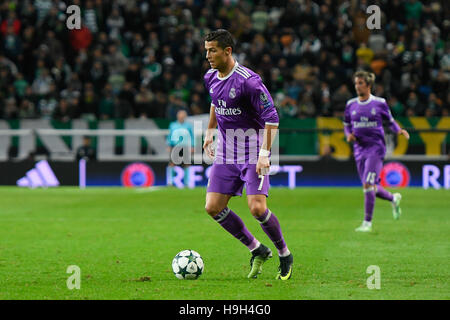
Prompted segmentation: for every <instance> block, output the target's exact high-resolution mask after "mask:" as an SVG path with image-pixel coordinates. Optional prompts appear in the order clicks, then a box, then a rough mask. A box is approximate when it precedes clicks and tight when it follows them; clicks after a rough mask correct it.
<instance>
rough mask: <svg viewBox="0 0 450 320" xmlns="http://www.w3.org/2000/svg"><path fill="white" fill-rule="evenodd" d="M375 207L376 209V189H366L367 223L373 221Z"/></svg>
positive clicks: (365, 218)
mask: <svg viewBox="0 0 450 320" xmlns="http://www.w3.org/2000/svg"><path fill="white" fill-rule="evenodd" d="M374 207H375V190H374V187H370V188H367V189H364V209H365V215H364V220H365V221H368V222H370V221H372V215H373V208H374Z"/></svg>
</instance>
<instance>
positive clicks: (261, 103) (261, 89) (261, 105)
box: [245, 76, 280, 126]
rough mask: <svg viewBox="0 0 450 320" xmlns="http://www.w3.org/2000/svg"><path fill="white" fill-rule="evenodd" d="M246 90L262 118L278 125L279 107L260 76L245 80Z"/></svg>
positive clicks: (252, 104) (266, 121)
mask: <svg viewBox="0 0 450 320" xmlns="http://www.w3.org/2000/svg"><path fill="white" fill-rule="evenodd" d="M245 91H246V93H247V94H248V97H249V100H250V101H249V102H250V105H251V106H252V108H254V110H255V111H256V113H258V114H259V115H260V116H261V119H262V120H263V121H264V122H265V123H266V124H270V125H276V126H277V125H278V124H279V122H280V120H279V118H278V113H277V109H276V108H275V106H274V103H273V100H272V97H271V96H270V93H269V91H268V90H267V88H266V86H265V85H264V84H263V83H262V81H261V78H260V77H256V76H254V77H251V78H250V79H248V80H247V81H246V82H245Z"/></svg>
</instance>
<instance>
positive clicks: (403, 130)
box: [400, 129, 409, 140]
mask: <svg viewBox="0 0 450 320" xmlns="http://www.w3.org/2000/svg"><path fill="white" fill-rule="evenodd" d="M400 134H401V135H404V136H405V138H406V139H407V140H409V133H408V131H406V130H405V129H402V130H401V131H400Z"/></svg>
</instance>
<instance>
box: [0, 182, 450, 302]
mask: <svg viewBox="0 0 450 320" xmlns="http://www.w3.org/2000/svg"><path fill="white" fill-rule="evenodd" d="M270 192H271V193H270V197H269V199H268V204H269V207H270V209H271V210H272V211H273V212H274V213H275V214H276V215H277V217H278V219H279V221H280V224H281V227H282V229H283V233H284V236H285V240H286V242H287V244H288V246H289V248H290V250H291V251H292V252H293V254H294V257H295V261H294V271H293V276H292V278H291V279H290V280H289V281H286V282H282V281H277V280H274V278H275V275H276V273H277V268H278V258H277V257H276V249H275V247H274V246H273V244H272V243H271V241H270V240H269V239H268V238H267V236H266V235H265V233H264V232H263V231H262V229H261V228H260V226H259V223H258V222H257V221H256V220H255V219H254V218H252V217H251V215H250V213H249V211H248V208H247V204H246V199H245V197H242V198H239V197H235V198H233V199H232V200H231V202H230V205H229V206H230V208H232V209H233V210H234V211H235V212H237V213H238V214H239V215H240V216H241V217H242V218H243V220H244V222H245V223H246V225H247V227H248V229H249V230H250V231H251V232H252V233H253V234H254V235H255V236H256V237H257V238H258V239H259V240H260V241H261V242H263V243H265V244H266V245H267V246H269V247H270V248H271V249H272V251H273V252H274V253H275V255H274V257H273V258H272V259H270V260H269V261H268V262H266V264H265V265H264V268H263V273H262V274H261V275H260V276H259V278H258V279H251V280H250V279H247V278H246V275H247V273H248V271H249V258H250V254H249V252H248V250H247V248H245V247H244V246H243V245H242V244H241V243H240V242H239V241H238V240H236V239H234V238H233V237H232V236H231V235H230V234H228V233H227V232H225V231H224V230H223V229H222V228H221V227H220V226H219V225H218V224H217V223H216V222H215V221H214V220H213V219H211V218H210V217H208V215H207V214H206V213H205V211H204V199H205V189H204V188H196V189H191V190H178V189H174V188H161V189H156V190H152V191H150V190H148V189H147V190H143V189H125V188H87V189H85V190H79V189H77V188H69V187H62V188H56V189H35V190H29V189H20V188H16V187H1V188H0V225H1V232H0V299H158V300H165V299H171V300H182V299H215V300H222V299H238V300H240V299H267V300H284V299H294V300H298V299H449V298H450V277H449V275H450V265H449V261H450V247H449V235H450V228H449V213H450V211H449V207H450V197H449V191H448V190H422V189H419V188H409V189H404V190H401V193H402V195H403V200H402V209H403V215H402V217H401V219H400V220H398V221H394V220H393V219H392V212H391V205H390V204H389V203H387V202H386V201H382V200H380V199H377V202H376V206H375V213H374V220H373V228H374V231H373V232H372V233H371V234H359V233H356V232H355V231H354V229H355V228H356V227H357V226H358V225H359V224H360V223H361V221H362V219H363V193H362V191H361V189H360V188H298V189H294V190H289V189H285V188H272V189H271V191H270ZM183 249H193V250H196V251H198V252H199V253H200V254H201V255H202V257H203V259H204V262H205V272H204V274H203V275H202V276H201V277H200V278H199V279H198V280H194V281H193V280H191V281H189V280H178V279H176V278H175V276H174V275H173V273H172V269H171V262H172V259H173V257H174V256H175V255H176V254H177V253H178V252H179V251H181V250H183ZM70 265H77V266H79V267H80V269H81V288H80V289H79V290H77V289H73V290H69V289H68V288H67V284H66V281H67V279H68V277H69V276H70V275H71V274H68V273H66V271H67V267H68V266H70ZM371 265H376V266H379V268H380V283H381V288H380V289H373V290H369V289H368V287H367V278H368V277H370V276H371V274H368V273H366V270H367V268H368V267H369V266H371Z"/></svg>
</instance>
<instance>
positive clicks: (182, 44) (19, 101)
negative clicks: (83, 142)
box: [0, 0, 450, 121]
mask: <svg viewBox="0 0 450 320" xmlns="http://www.w3.org/2000/svg"><path fill="white" fill-rule="evenodd" d="M369 3H370V4H376V5H378V6H379V7H380V8H381V11H382V15H381V29H379V30H368V29H367V28H366V20H367V18H368V17H369V14H367V13H366V8H367V6H368V5H369ZM71 4H75V5H78V6H79V7H80V8H81V22H82V28H81V29H80V30H69V29H68V28H67V25H66V20H67V18H68V16H69V15H68V14H67V13H66V8H67V6H68V5H71ZM449 10H450V9H449V4H448V1H446V0H442V1H435V0H428V1H427V0H423V1H419V0H406V1H400V0H392V1H391V0H379V1H366V0H359V1H358V0H323V1H319V0H316V1H311V0H266V1H264V0H261V1H258V0H254V1H251V0H244V1H237V0H176V1H175V0H174V1H168V0H166V1H165V0H149V1H138V0H117V1H106V0H85V1H80V0H71V1H61V0H23V1H18V0H10V1H1V4H0V118H2V119H25V118H47V119H50V118H52V119H56V120H60V121H68V120H70V119H74V118H80V117H83V118H88V119H112V118H130V117H136V118H137V117H147V118H154V117H164V118H168V119H170V120H174V119H175V118H176V112H177V111H178V110H180V109H185V110H186V111H187V112H188V113H189V114H191V115H192V114H201V113H206V112H209V95H208V93H207V92H205V89H204V85H203V75H204V73H205V72H206V71H207V70H208V69H209V64H208V63H207V61H206V60H205V51H204V48H203V46H204V42H203V36H204V35H205V34H207V33H208V32H209V31H211V30H214V29H219V28H224V29H228V30H229V31H230V32H231V33H232V34H233V35H234V37H235V39H236V41H237V46H236V48H235V50H234V52H235V56H236V58H237V60H238V61H239V62H240V63H241V64H243V65H245V66H247V67H249V68H251V69H253V70H255V71H256V72H257V73H258V74H260V75H261V77H262V78H263V81H264V83H265V84H266V86H267V88H268V89H269V91H270V92H271V94H272V96H273V98H274V100H275V103H276V105H277V107H278V108H279V114H280V117H281V118H303V117H315V116H338V117H339V116H342V114H343V111H344V108H345V103H346V100H348V99H349V98H351V97H353V96H355V93H354V89H353V84H352V79H351V78H352V77H351V76H352V74H353V73H354V72H355V70H356V69H365V70H372V71H373V72H374V73H375V74H376V76H377V79H376V85H375V88H374V93H375V94H376V95H379V96H382V97H386V98H387V100H388V103H389V104H390V106H391V109H392V112H393V113H394V115H395V116H414V115H416V116H427V117H432V116H447V115H448V113H449V102H450V93H449V90H448V89H449V88H448V87H449V78H450V42H449V34H450V32H449V29H450V20H449V17H450V14H449Z"/></svg>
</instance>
